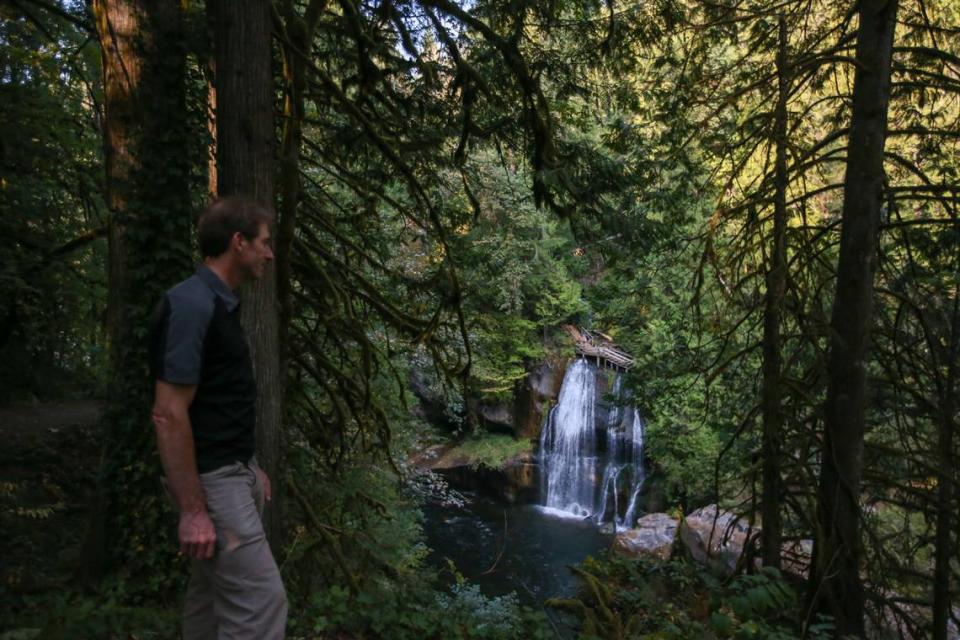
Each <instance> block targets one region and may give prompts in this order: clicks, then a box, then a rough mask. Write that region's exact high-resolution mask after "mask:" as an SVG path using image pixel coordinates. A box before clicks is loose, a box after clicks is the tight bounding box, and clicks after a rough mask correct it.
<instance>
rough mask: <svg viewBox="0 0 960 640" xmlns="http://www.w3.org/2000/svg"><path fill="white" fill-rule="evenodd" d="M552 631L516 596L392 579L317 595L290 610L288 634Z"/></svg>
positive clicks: (462, 635) (543, 634)
mask: <svg viewBox="0 0 960 640" xmlns="http://www.w3.org/2000/svg"><path fill="white" fill-rule="evenodd" d="M291 611H293V610H292V609H291ZM548 631H549V627H547V620H546V617H545V616H544V614H543V613H542V612H538V611H535V610H533V609H530V608H529V607H524V606H521V605H520V604H519V603H518V601H517V597H516V595H514V594H510V595H506V596H500V597H487V596H484V595H483V594H482V593H481V592H480V588H479V587H477V586H476V585H472V584H469V583H465V582H461V583H458V584H455V585H454V586H452V587H451V588H450V589H449V590H436V589H434V588H431V587H430V586H428V585H411V584H406V585H401V584H397V583H393V584H383V585H381V586H380V588H378V589H371V590H368V591H364V592H362V593H360V594H358V595H357V596H355V597H353V598H351V597H350V594H349V592H348V590H347V589H345V588H343V587H339V586H333V587H330V588H328V589H326V590H324V591H320V592H317V593H314V594H313V595H312V596H311V597H310V598H309V601H308V602H306V603H302V605H301V606H299V607H297V612H296V613H295V614H293V613H292V614H291V619H290V624H289V633H288V637H290V638H291V639H299V640H308V639H309V640H320V639H323V638H390V639H391V640H428V639H436V640H446V639H448V638H450V639H464V640H466V639H471V640H473V639H476V640H513V639H517V640H520V639H527V638H529V639H531V640H537V639H540V638H543V639H546V638H551V637H553V634H552V632H548Z"/></svg>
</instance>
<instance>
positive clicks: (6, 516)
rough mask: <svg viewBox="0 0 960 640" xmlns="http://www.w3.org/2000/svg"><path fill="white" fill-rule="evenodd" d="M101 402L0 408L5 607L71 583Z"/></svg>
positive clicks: (95, 459) (0, 556) (92, 479)
mask: <svg viewBox="0 0 960 640" xmlns="http://www.w3.org/2000/svg"><path fill="white" fill-rule="evenodd" d="M100 410H101V405H100V403H99V402H96V401H89V400H84V401H63V402H54V403H47V404H41V405H35V406H15V407H0V443H2V446H0V530H2V531H3V541H4V548H3V551H2V553H0V602H3V603H4V607H3V608H5V609H6V608H7V605H11V604H13V603H14V601H16V600H18V599H20V598H22V597H23V596H29V595H32V594H37V593H42V592H47V591H51V590H56V589H61V588H63V587H68V586H70V584H71V582H72V579H73V575H74V573H75V570H76V567H77V565H78V561H79V555H80V548H81V546H82V543H83V535H84V532H85V531H86V529H87V518H88V514H89V504H90V500H91V498H92V497H93V495H92V494H93V491H94V487H95V486H96V473H97V468H98V466H99V451H100V447H99V445H100V442H99V440H100V430H99V417H100Z"/></svg>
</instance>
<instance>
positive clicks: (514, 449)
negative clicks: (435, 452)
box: [448, 434, 532, 469]
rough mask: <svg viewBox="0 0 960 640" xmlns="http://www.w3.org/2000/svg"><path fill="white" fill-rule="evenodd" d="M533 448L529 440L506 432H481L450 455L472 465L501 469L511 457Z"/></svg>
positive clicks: (457, 447)
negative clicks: (520, 438)
mask: <svg viewBox="0 0 960 640" xmlns="http://www.w3.org/2000/svg"><path fill="white" fill-rule="evenodd" d="M531 449H532V445H531V443H530V441H529V440H517V439H516V438H514V437H513V436H509V435H504V434H481V435H478V436H471V437H468V438H467V439H466V440H464V441H463V442H461V443H460V444H458V445H457V446H456V447H454V449H453V450H452V451H450V453H449V454H448V455H450V456H453V457H456V458H465V459H466V460H467V464H469V465H470V466H472V467H478V466H481V465H482V466H485V467H488V468H490V469H500V468H502V467H503V465H504V464H505V463H506V462H508V461H509V460H510V459H512V458H515V457H516V456H519V455H521V454H524V453H529V452H530V451H531Z"/></svg>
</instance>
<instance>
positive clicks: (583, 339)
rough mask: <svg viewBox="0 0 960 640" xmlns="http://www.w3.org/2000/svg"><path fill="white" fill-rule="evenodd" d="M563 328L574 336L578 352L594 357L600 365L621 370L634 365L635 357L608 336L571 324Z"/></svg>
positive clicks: (587, 356) (586, 356)
mask: <svg viewBox="0 0 960 640" xmlns="http://www.w3.org/2000/svg"><path fill="white" fill-rule="evenodd" d="M563 328H564V330H565V331H566V332H567V333H568V334H570V337H571V338H573V343H574V345H575V346H576V350H577V354H579V355H581V356H584V357H585V358H588V359H590V358H593V359H594V360H595V361H596V363H597V366H598V367H604V368H607V369H617V370H620V371H627V370H629V369H630V368H631V367H633V365H634V360H633V357H632V356H630V354H628V353H627V352H625V351H623V350H622V349H620V348H619V347H618V346H617V345H615V344H614V343H613V342H612V341H611V340H610V338H609V337H608V336H605V335H603V334H600V333H598V332H591V331H587V330H585V329H581V328H578V327H575V326H573V325H569V324H568V325H564V327H563Z"/></svg>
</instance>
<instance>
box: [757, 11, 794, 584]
mask: <svg viewBox="0 0 960 640" xmlns="http://www.w3.org/2000/svg"><path fill="white" fill-rule="evenodd" d="M779 31H780V45H779V49H778V51H777V78H778V93H777V108H776V113H775V115H774V131H773V138H774V143H775V144H776V149H777V151H776V153H777V157H776V167H775V172H776V176H775V180H774V190H775V193H774V199H773V240H772V243H771V244H772V245H773V247H772V251H771V255H770V270H769V271H767V296H766V301H765V306H764V311H763V389H762V392H761V393H762V400H761V402H762V410H763V497H762V500H761V506H760V509H761V517H762V520H763V529H762V530H761V533H760V547H761V556H762V559H763V564H764V566H768V567H779V566H780V547H781V538H782V533H781V531H782V526H781V523H780V501H781V499H782V495H781V494H782V491H783V489H782V487H781V484H782V481H781V478H780V449H781V442H782V438H783V434H782V432H783V407H782V393H781V386H782V385H781V379H780V376H781V368H782V366H783V365H782V362H781V360H782V359H781V357H780V348H781V345H780V310H781V307H782V306H783V299H784V292H785V291H786V287H787V184H788V176H787V100H788V98H789V93H790V77H789V68H788V66H787V21H786V19H785V18H784V17H782V16H781V17H780V29H779Z"/></svg>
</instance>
